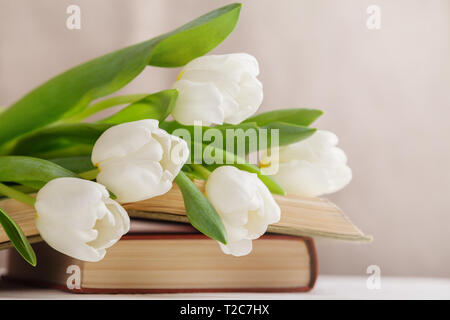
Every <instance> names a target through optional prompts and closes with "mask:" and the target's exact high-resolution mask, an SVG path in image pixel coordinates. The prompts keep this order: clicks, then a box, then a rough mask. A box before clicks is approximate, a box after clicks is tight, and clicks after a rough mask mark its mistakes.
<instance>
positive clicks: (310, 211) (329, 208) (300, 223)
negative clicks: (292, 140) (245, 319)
mask: <svg viewBox="0 0 450 320" xmlns="http://www.w3.org/2000/svg"><path fill="white" fill-rule="evenodd" d="M196 184H197V186H198V187H199V188H200V189H201V190H202V191H204V183H203V182H202V181H196ZM273 196H274V198H275V200H276V202H277V203H278V205H279V206H280V208H281V220H280V221H279V222H278V223H276V224H273V225H270V226H269V228H268V232H271V233H277V234H285V235H293V236H306V237H326V238H333V239H341V240H350V241H371V239H372V238H371V237H370V236H367V235H365V234H364V233H363V232H362V231H361V230H360V229H359V228H358V227H357V226H355V225H354V224H353V223H352V222H351V221H350V219H349V218H348V217H347V216H346V215H345V214H344V213H343V212H342V210H340V209H339V208H338V207H337V206H336V205H335V204H333V203H332V202H331V201H329V200H327V199H324V198H309V197H300V196H279V195H273ZM124 207H125V209H126V210H127V211H128V214H129V215H130V216H131V217H134V218H143V219H151V220H164V221H175V222H184V223H188V222H189V220H188V218H187V217H186V211H185V208H184V201H183V196H182V194H181V191H180V189H179V188H178V186H177V185H175V184H174V186H173V188H172V189H171V190H170V191H169V192H167V193H166V194H164V195H162V196H159V197H154V198H151V199H148V200H144V201H139V202H133V203H127V204H124ZM0 208H2V209H4V210H5V211H6V212H7V213H8V214H9V215H10V216H11V218H12V219H14V221H16V222H17V223H18V224H19V226H20V227H21V228H22V230H23V232H24V233H25V235H26V236H27V237H28V238H29V240H30V242H32V243H33V242H38V241H40V240H41V239H40V237H39V232H38V231H37V229H36V227H35V226H34V217H35V211H34V209H33V208H32V207H30V206H27V205H25V204H22V203H20V202H17V201H16V200H13V199H6V200H2V201H0ZM10 246H11V243H10V242H9V240H8V237H7V236H6V234H5V233H4V231H3V229H2V228H1V227H0V249H4V248H8V247H10Z"/></svg>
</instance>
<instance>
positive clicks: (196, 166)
mask: <svg viewBox="0 0 450 320" xmlns="http://www.w3.org/2000/svg"><path fill="white" fill-rule="evenodd" d="M190 166H191V168H192V169H194V171H195V172H197V173H198V174H199V175H201V176H202V177H203V178H205V180H208V177H209V175H210V174H211V171H209V170H208V169H206V168H205V167H204V166H202V165H201V164H191V165H190Z"/></svg>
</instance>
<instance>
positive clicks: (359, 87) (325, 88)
mask: <svg viewBox="0 0 450 320" xmlns="http://www.w3.org/2000/svg"><path fill="white" fill-rule="evenodd" d="M228 3H229V2H227V1H219V0H195V1H194V0H189V1H175V0H171V1H168V0H115V1H112V0H108V1H107V0H84V1H80V0H78V1H77V0H72V1H66V0H64V1H63V0H40V1H35V0H1V1H0V105H5V106H6V105H10V104H11V103H12V102H14V101H15V100H16V99H18V98H20V97H21V96H22V95H23V94H25V93H26V92H27V91H29V90H30V89H32V88H33V87H35V86H36V85H38V84H39V83H41V82H43V81H44V80H47V79H48V78H49V77H51V76H53V75H56V74H58V73H59V72H61V71H63V70H65V69H66V68H68V67H71V66H74V65H76V64H79V63H81V62H84V61H85V60H87V59H90V58H94V57H96V56H98V55H101V54H103V53H107V52H109V51H111V50H114V49H118V48H121V47H123V46H126V45H130V44H133V43H135V42H139V41H143V40H146V39H148V38H151V37H153V36H155V35H158V34H160V33H163V32H166V31H169V30H171V29H173V28H175V27H177V26H179V25H181V24H183V23H185V22H187V21H189V20H191V19H193V18H195V17H197V16H199V15H201V14H203V13H205V12H207V11H209V10H212V9H214V8H216V7H219V6H222V5H225V4H228ZM70 4H77V5H79V6H80V7H81V30H68V29H67V28H66V25H65V22H66V18H67V17H68V15H67V14H66V8H67V6H68V5H70ZM243 4H244V6H243V9H242V12H241V19H240V22H239V24H238V26H237V28H236V29H235V31H234V32H233V33H232V34H231V36H230V37H229V38H228V39H227V40H226V41H224V42H223V43H222V44H221V45H220V46H219V47H218V48H217V49H215V50H214V52H215V53H231V52H240V51H242V52H248V53H251V54H253V55H255V56H256V57H257V58H258V60H259V62H260V67H261V77H260V79H261V80H262V82H263V84H264V89H265V99H264V102H263V106H262V107H261V109H260V111H266V110H269V109H276V108H287V107H309V108H321V109H323V110H324V111H325V115H324V116H323V117H322V118H321V119H320V120H319V121H318V122H317V126H318V127H320V128H322V129H328V130H331V131H333V132H335V133H337V135H338V136H339V137H340V146H341V147H342V148H343V149H344V150H345V152H346V153H347V155H348V158H349V164H350V166H351V167H352V169H353V173H354V178H353V181H352V183H351V184H350V185H349V186H348V187H347V188H346V189H344V190H342V191H340V192H339V193H337V194H334V195H332V196H330V198H332V200H333V201H335V202H336V203H337V204H338V205H339V206H340V207H342V208H343V209H344V211H345V212H346V213H347V214H348V215H349V216H350V217H351V219H352V220H353V221H354V222H355V223H356V224H357V225H358V226H359V227H360V228H361V229H362V230H363V231H365V232H366V233H368V234H372V235H373V236H374V238H375V241H374V242H373V243H372V244H352V243H346V242H332V241H325V240H320V241H318V242H317V249H318V253H319V265H320V270H321V272H322V273H327V274H355V275H364V274H365V273H366V268H367V267H368V266H369V265H372V264H375V265H378V266H380V268H381V273H382V275H400V276H411V275H413V276H425V277H437V276H441V277H450V204H449V196H450V170H449V167H450V142H449V139H450V95H449V88H450V2H449V1H446V0H441V1H439V0H428V1H425V0H421V1H419V0H397V1H389V0H371V1H366V0H345V1H343V0H341V1H333V0H329V1H317V0H310V1H299V0H295V1H294V0H292V1H290V0H284V1H283V0H282V1H273V0H252V1H246V0H244V1H243ZM371 4H376V5H378V6H379V7H380V8H381V29H380V30H369V29H368V28H367V27H366V20H367V19H368V17H369V15H368V14H367V13H366V9H367V7H368V6H369V5H371ZM176 72H177V70H167V69H158V68H152V67H148V68H147V69H146V70H145V71H144V72H143V74H142V75H141V76H140V77H139V78H138V79H136V80H135V81H133V82H132V83H130V84H129V85H128V86H127V87H126V88H125V89H123V90H122V92H127V93H136V92H139V93H140V92H154V91H156V90H160V89H165V88H167V87H168V86H169V85H170V84H171V82H172V81H174V77H175V74H176ZM1 259H2V258H0V260H1ZM0 264H1V262H0Z"/></svg>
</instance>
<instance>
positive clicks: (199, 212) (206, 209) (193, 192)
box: [175, 171, 227, 244]
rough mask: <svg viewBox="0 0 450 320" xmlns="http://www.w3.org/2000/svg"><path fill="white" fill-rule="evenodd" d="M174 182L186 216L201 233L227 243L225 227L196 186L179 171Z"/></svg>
mask: <svg viewBox="0 0 450 320" xmlns="http://www.w3.org/2000/svg"><path fill="white" fill-rule="evenodd" d="M175 182H176V183H177V185H178V186H179V187H180V189H181V193H182V194H183V200H184V206H185V208H186V216H187V217H188V219H189V221H190V223H191V224H192V225H193V226H194V227H195V228H196V229H197V230H198V231H200V232H201V233H203V234H205V235H207V236H208V237H210V238H212V239H214V240H217V241H219V242H221V243H223V244H226V243H227V240H226V231H225V227H224V225H223V223H222V220H221V219H220V216H219V214H218V213H217V211H216V209H214V207H213V206H212V205H211V203H210V202H209V200H208V199H206V197H205V196H204V195H203V193H202V192H201V191H200V190H199V189H198V188H197V187H196V185H195V184H194V183H193V182H192V181H191V180H190V179H189V178H188V177H187V176H186V174H185V173H184V172H183V171H180V173H178V175H177V176H176V178H175Z"/></svg>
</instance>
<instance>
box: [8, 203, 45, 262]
mask: <svg viewBox="0 0 450 320" xmlns="http://www.w3.org/2000/svg"><path fill="white" fill-rule="evenodd" d="M0 224H1V225H2V227H3V230H5V233H6V235H7V236H8V238H9V240H11V243H12V244H13V246H14V247H15V248H16V250H17V252H19V253H20V255H21V256H22V257H23V258H24V259H25V260H26V261H27V262H28V263H29V264H31V265H32V266H33V267H35V266H36V263H37V261H36V254H35V253H34V250H33V248H32V247H31V245H30V243H29V242H28V239H27V237H25V235H24V234H23V232H22V230H21V229H20V227H19V226H18V225H17V223H16V222H15V221H14V220H13V219H11V218H10V217H9V216H8V215H7V214H6V212H5V211H3V210H2V209H1V208H0Z"/></svg>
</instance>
